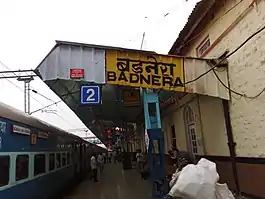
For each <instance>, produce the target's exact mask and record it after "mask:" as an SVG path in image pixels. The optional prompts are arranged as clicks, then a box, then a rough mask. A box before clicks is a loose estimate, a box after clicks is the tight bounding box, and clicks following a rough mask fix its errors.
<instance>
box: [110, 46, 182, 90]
mask: <svg viewBox="0 0 265 199" xmlns="http://www.w3.org/2000/svg"><path fill="white" fill-rule="evenodd" d="M106 71H107V74H106V76H107V77H106V79H107V83H108V84H117V85H124V86H132V87H142V88H155V89H165V90H172V91H182V92H183V91H184V72H183V59H182V58H177V57H172V56H166V55H155V54H148V53H146V52H136V51H128V52H125V51H117V50H106Z"/></svg>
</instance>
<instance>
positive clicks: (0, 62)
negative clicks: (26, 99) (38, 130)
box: [0, 61, 45, 106]
mask: <svg viewBox="0 0 265 199" xmlns="http://www.w3.org/2000/svg"><path fill="white" fill-rule="evenodd" d="M0 64H1V65H2V66H3V67H5V68H6V69H8V70H10V71H11V69H10V68H9V67H8V66H6V65H5V64H4V63H3V62H2V61H0ZM13 74H14V75H15V76H17V74H16V73H15V72H13ZM1 75H2V76H3V77H5V76H4V75H3V74H1ZM5 80H6V81H8V82H9V83H10V84H12V85H13V86H15V87H16V88H18V89H19V90H20V91H22V92H23V93H24V90H23V89H22V88H20V87H19V86H18V85H17V84H15V83H14V82H12V81H11V80H9V79H5ZM30 97H31V98H32V99H34V100H35V101H36V102H38V103H39V104H41V105H42V106H45V105H44V104H43V103H42V102H40V101H39V100H37V99H36V98H35V97H33V96H30Z"/></svg>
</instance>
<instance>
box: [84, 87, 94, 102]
mask: <svg viewBox="0 0 265 199" xmlns="http://www.w3.org/2000/svg"><path fill="white" fill-rule="evenodd" d="M86 94H88V96H87V98H86V101H87V102H91V101H95V98H94V96H95V91H94V89H91V88H90V89H87V91H86Z"/></svg>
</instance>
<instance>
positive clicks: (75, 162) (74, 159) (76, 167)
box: [72, 143, 78, 174]
mask: <svg viewBox="0 0 265 199" xmlns="http://www.w3.org/2000/svg"><path fill="white" fill-rule="evenodd" d="M72 147H73V155H72V161H73V166H74V173H75V174H77V173H78V165H77V144H76V143H73V144H72Z"/></svg>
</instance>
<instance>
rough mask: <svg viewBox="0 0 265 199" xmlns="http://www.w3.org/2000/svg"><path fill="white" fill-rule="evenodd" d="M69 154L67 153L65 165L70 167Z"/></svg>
mask: <svg viewBox="0 0 265 199" xmlns="http://www.w3.org/2000/svg"><path fill="white" fill-rule="evenodd" d="M70 158H71V157H70V153H69V152H67V159H66V161H67V163H66V164H67V165H70V162H71V160H70Z"/></svg>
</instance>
